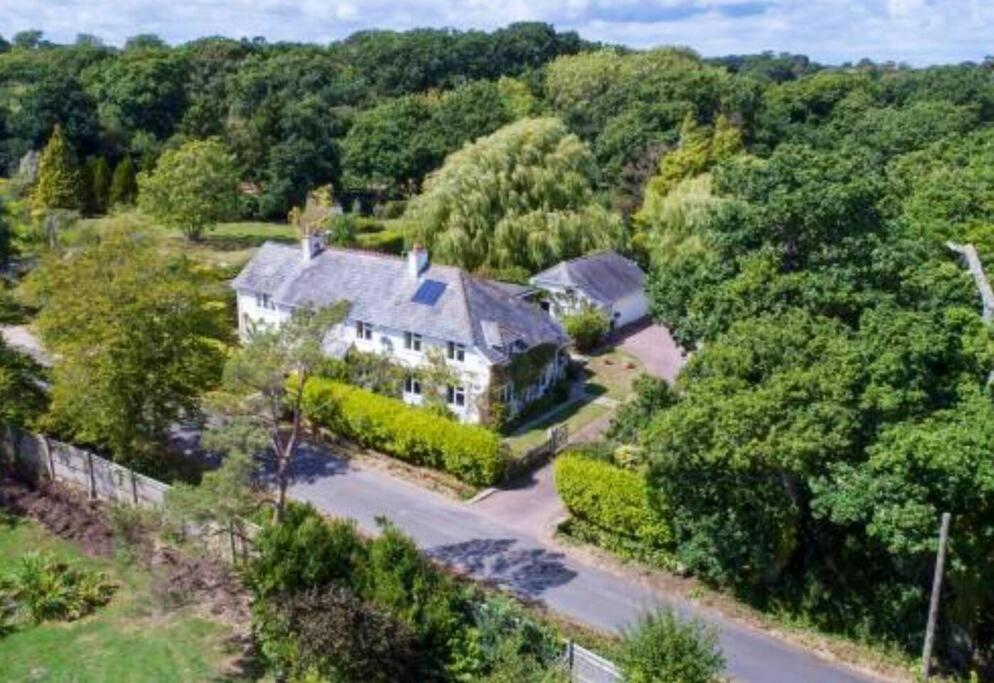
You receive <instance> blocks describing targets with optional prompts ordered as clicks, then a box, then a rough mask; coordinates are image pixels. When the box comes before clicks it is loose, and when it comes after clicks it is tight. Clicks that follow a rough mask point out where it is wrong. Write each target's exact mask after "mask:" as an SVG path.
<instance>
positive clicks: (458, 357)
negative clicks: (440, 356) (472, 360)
mask: <svg viewBox="0 0 994 683" xmlns="http://www.w3.org/2000/svg"><path fill="white" fill-rule="evenodd" d="M446 355H447V356H448V357H449V360H454V361H459V362H460V363H462V362H463V361H465V360H466V346H465V345H464V344H456V343H455V342H449V345H448V353H447V354H446Z"/></svg>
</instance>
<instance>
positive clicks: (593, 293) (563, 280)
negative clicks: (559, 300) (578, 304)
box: [529, 250, 645, 305]
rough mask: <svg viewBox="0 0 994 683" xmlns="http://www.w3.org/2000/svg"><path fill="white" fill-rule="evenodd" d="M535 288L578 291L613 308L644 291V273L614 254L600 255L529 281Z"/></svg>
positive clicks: (567, 263)
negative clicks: (615, 303)
mask: <svg viewBox="0 0 994 683" xmlns="http://www.w3.org/2000/svg"><path fill="white" fill-rule="evenodd" d="M529 282H531V283H532V284H533V285H535V286H537V287H542V286H551V287H562V288H569V289H578V290H580V291H582V292H583V293H584V294H586V295H587V296H589V297H590V298H592V299H594V300H596V301H599V302H601V303H603V304H608V305H610V304H612V303H614V302H616V301H618V300H620V299H623V298H624V297H626V296H628V295H629V294H634V293H636V292H641V291H642V290H643V289H644V288H645V273H643V272H642V269H641V268H639V267H638V266H637V265H636V264H635V262H634V261H631V260H629V259H626V258H625V257H624V256H622V255H621V254H619V253H618V252H616V251H611V250H607V251H599V252H596V253H593V254H588V255H586V256H581V257H580V258H575V259H573V260H572V261H562V262H560V263H557V264H556V265H554V266H552V267H551V268H549V269H548V270H543V271H542V272H541V273H539V274H538V275H535V276H534V277H532V278H531V280H529Z"/></svg>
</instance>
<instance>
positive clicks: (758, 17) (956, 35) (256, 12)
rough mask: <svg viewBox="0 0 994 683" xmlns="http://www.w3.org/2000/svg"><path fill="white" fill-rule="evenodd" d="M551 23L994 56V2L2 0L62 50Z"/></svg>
mask: <svg viewBox="0 0 994 683" xmlns="http://www.w3.org/2000/svg"><path fill="white" fill-rule="evenodd" d="M514 21H544V22H548V23H551V24H553V25H555V26H556V27H557V28H558V29H560V30H575V31H577V32H579V34H580V35H581V36H582V37H583V38H586V39H588V40H600V41H604V42H608V43H618V44H624V45H629V46H631V47H638V48H645V47H653V46H657V45H686V46H690V47H691V48H693V49H695V50H697V51H698V52H700V53H701V54H703V55H705V56H719V55H726V54H733V53H750V52H760V51H763V50H775V51H787V52H795V53H802V54H806V55H808V56H809V57H812V58H813V59H816V60H818V61H821V62H825V63H841V62H845V61H857V60H859V59H861V58H863V57H869V58H871V59H874V60H877V61H886V60H893V61H899V62H906V63H909V64H913V65H925V64H934V63H949V62H961V61H966V60H971V61H980V60H982V59H983V58H984V57H985V56H987V55H989V54H994V0H0V35H3V36H5V37H8V38H9V37H10V36H11V35H12V34H14V33H16V32H17V31H20V30H24V29H40V30H42V31H44V32H45V36H46V38H48V39H49V40H53V41H55V42H71V41H73V40H74V39H75V36H76V34H78V33H90V34H93V35H96V36H98V37H100V38H102V39H103V40H104V41H105V42H106V43H108V44H114V45H120V44H122V43H123V41H124V39H125V38H126V37H128V36H131V35H134V34H137V33H157V34H158V35H159V36H161V37H162V38H164V39H165V40H167V41H168V42H170V43H177V42H184V41H187V40H191V39H194V38H199V37H203V36H207V35H224V36H229V37H233V38H241V37H255V36H264V37H265V38H267V39H268V40H270V41H281V40H290V41H304V42H316V43H328V42H331V41H333V40H336V39H338V38H343V37H345V36H347V35H349V34H350V33H353V32H355V31H358V30H361V29H369V28H389V29H408V28H415V27H424V26H431V27H452V28H460V29H468V28H474V29H485V30H491V29H494V28H498V27H500V26H504V25H506V24H508V23H510V22H514Z"/></svg>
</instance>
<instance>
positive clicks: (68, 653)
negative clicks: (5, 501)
mask: <svg viewBox="0 0 994 683" xmlns="http://www.w3.org/2000/svg"><path fill="white" fill-rule="evenodd" d="M32 550H41V551H46V552H51V553H53V554H54V555H55V556H56V557H58V558H60V559H62V560H64V561H67V562H72V563H79V564H80V565H84V566H87V567H90V568H92V569H95V570H98V571H101V572H105V573H106V574H107V575H108V577H110V579H111V580H112V581H113V582H114V583H115V584H116V585H117V590H116V592H115V593H114V597H113V598H112V599H111V601H110V603H108V604H107V605H105V606H104V607H101V608H99V609H98V610H97V611H96V612H95V613H94V614H92V615H90V616H89V617H86V618H84V619H80V620H78V621H75V622H68V623H67V622H52V623H45V624H41V625H31V624H22V625H20V626H18V628H17V629H16V630H15V631H14V632H13V633H11V634H9V635H7V636H5V637H2V638H0V662H2V665H0V679H2V680H4V681H52V682H59V683H61V682H69V681H72V682H73V683H89V682H91V681H92V682H93V683H97V682H103V681H170V682H171V681H177V682H180V681H210V680H222V679H223V678H225V677H224V676H223V672H224V668H225V664H226V662H227V661H229V660H230V659H231V658H232V652H230V651H229V647H228V645H227V640H228V638H229V637H230V635H231V630H230V628H229V627H227V626H225V625H222V624H219V623H215V622H212V621H208V620H206V619H203V618H201V617H199V616H196V615H195V614H194V613H193V612H192V611H191V610H190V609H188V608H183V609H178V610H176V609H174V610H168V609H164V608H162V607H161V606H160V603H159V601H158V600H157V599H156V597H155V594H154V591H153V586H152V577H151V576H150V575H149V574H148V573H147V572H145V571H143V570H141V569H140V568H138V567H136V566H134V565H129V564H126V563H125V562H124V561H123V560H121V561H112V560H100V559H93V558H88V557H86V556H84V555H83V554H82V553H81V552H80V551H79V549H78V548H76V547H75V546H74V545H73V544H71V543H69V542H66V541H63V540H60V539H58V538H56V537H54V536H52V535H51V534H50V533H48V532H47V531H46V530H45V529H44V528H42V527H41V526H40V525H38V524H36V523H35V522H33V521H30V520H24V519H18V518H12V517H9V516H2V513H0V571H4V570H5V569H6V567H8V566H10V565H11V563H13V562H14V561H16V559H17V558H18V557H20V556H21V555H23V554H24V553H27V552H30V551H32Z"/></svg>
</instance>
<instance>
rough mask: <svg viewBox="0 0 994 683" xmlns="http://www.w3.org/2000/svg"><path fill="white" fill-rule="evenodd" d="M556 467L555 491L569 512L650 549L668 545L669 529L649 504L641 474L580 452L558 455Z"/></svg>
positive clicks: (647, 489)
mask: <svg viewBox="0 0 994 683" xmlns="http://www.w3.org/2000/svg"><path fill="white" fill-rule="evenodd" d="M555 467H556V471H555V476H556V490H557V491H558V492H559V497H560V498H561V499H562V501H563V504H564V505H565V506H566V509H568V510H569V512H570V514H572V515H574V516H575V517H578V518H580V519H582V520H583V521H585V522H588V523H590V524H593V525H594V526H596V527H599V528H601V529H603V530H604V531H606V532H608V533H611V534H615V535H619V536H628V537H630V538H631V539H632V540H635V541H638V542H640V543H644V544H646V545H647V546H649V547H652V548H665V547H667V546H668V545H669V544H670V542H671V540H672V531H671V529H670V526H669V524H668V522H667V520H666V519H664V518H663V516H662V515H661V514H660V512H659V511H657V509H656V508H654V507H653V506H652V505H651V504H650V502H649V487H648V484H647V483H646V481H645V477H644V476H643V475H641V474H639V473H638V472H632V471H629V470H625V469H622V468H620V467H617V466H615V465H612V464H611V463H608V462H603V461H600V460H594V459H592V458H588V457H586V456H584V455H581V454H579V453H565V454H563V455H561V456H560V457H559V458H558V459H557V460H556V465H555Z"/></svg>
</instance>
